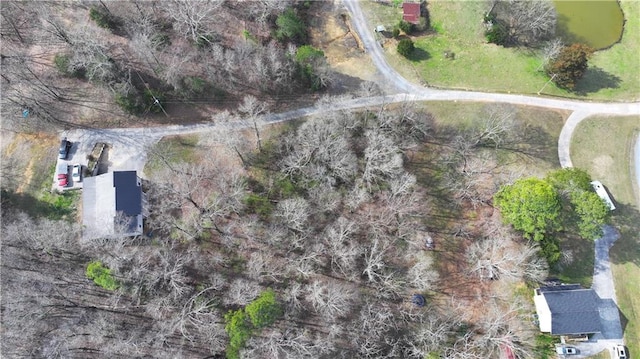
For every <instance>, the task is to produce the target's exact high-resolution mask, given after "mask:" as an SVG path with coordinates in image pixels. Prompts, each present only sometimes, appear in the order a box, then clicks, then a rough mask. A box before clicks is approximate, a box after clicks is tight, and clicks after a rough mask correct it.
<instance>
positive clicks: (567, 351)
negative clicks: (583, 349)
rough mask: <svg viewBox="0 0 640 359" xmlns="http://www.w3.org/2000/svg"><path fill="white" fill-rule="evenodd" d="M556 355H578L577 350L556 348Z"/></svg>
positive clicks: (562, 347)
mask: <svg viewBox="0 0 640 359" xmlns="http://www.w3.org/2000/svg"><path fill="white" fill-rule="evenodd" d="M556 353H558V354H560V355H574V354H578V350H576V348H574V347H564V346H557V347H556Z"/></svg>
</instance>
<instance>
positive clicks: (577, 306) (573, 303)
mask: <svg viewBox="0 0 640 359" xmlns="http://www.w3.org/2000/svg"><path fill="white" fill-rule="evenodd" d="M547 288H554V287H547ZM547 288H544V289H543V288H540V289H541V291H542V292H543V294H544V298H545V300H546V301H547V305H548V306H549V309H550V310H551V334H553V335H566V334H587V333H600V314H599V312H598V303H599V301H600V297H598V295H597V294H596V292H595V291H594V290H593V289H575V288H566V287H565V288H562V289H560V288H554V289H551V290H546V289H547Z"/></svg>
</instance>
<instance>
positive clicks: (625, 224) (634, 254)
mask: <svg viewBox="0 0 640 359" xmlns="http://www.w3.org/2000/svg"><path fill="white" fill-rule="evenodd" d="M614 201H615V199H614ZM615 203H616V210H615V211H614V212H613V213H614V215H613V217H612V218H611V222H612V224H613V226H614V227H616V229H618V230H619V231H620V238H619V239H618V240H617V241H616V242H615V244H614V245H613V247H612V249H611V262H613V263H618V264H623V263H633V264H635V265H636V266H638V267H640V237H638V233H640V212H639V211H638V210H637V209H636V208H635V207H633V206H631V205H629V204H626V203H619V202H615Z"/></svg>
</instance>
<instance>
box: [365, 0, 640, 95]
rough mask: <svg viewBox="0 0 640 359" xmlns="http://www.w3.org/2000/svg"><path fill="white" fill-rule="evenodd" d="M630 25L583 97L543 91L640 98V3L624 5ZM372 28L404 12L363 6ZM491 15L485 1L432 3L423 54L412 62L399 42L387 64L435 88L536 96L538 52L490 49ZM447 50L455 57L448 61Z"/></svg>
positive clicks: (542, 80) (599, 59) (543, 79)
mask: <svg viewBox="0 0 640 359" xmlns="http://www.w3.org/2000/svg"><path fill="white" fill-rule="evenodd" d="M621 5H622V8H623V11H624V13H625V16H626V19H627V22H626V28H625V33H624V35H623V39H622V41H621V43H619V44H616V45H614V46H613V47H611V48H610V49H607V50H603V51H599V52H598V53H596V54H595V55H594V56H593V59H592V61H591V67H590V69H589V70H588V72H587V74H586V75H585V78H584V79H583V80H582V81H581V82H580V83H579V84H578V90H580V91H581V94H574V93H568V92H567V91H564V90H561V89H558V88H556V87H555V86H554V85H553V84H549V85H548V86H546V87H545V88H544V91H542V93H543V94H547V95H551V96H567V97H584V98H589V99H601V100H632V99H638V98H639V93H640V76H637V74H638V73H640V61H638V57H637V53H640V21H638V19H640V2H637V1H633V0H621ZM361 6H362V8H363V10H364V11H365V13H366V14H367V17H368V19H369V21H370V23H371V24H376V25H377V24H384V25H385V26H388V27H392V26H393V25H395V24H396V23H397V22H398V20H399V19H400V17H401V13H402V10H401V9H396V8H393V7H391V6H385V5H380V4H379V3H375V2H372V1H362V2H361ZM487 10H488V2H484V1H450V0H435V1H430V2H429V13H430V17H431V24H432V28H433V29H435V31H432V32H431V33H425V34H418V36H415V37H414V40H415V42H416V48H417V52H416V54H415V56H414V57H413V58H412V59H411V60H406V59H404V58H402V57H401V56H399V55H397V54H396V52H395V40H390V41H389V42H387V44H386V45H385V48H386V49H387V59H388V61H389V63H390V64H391V65H392V66H394V67H395V68H396V69H397V70H398V71H399V72H400V73H401V74H402V75H403V76H405V77H407V78H409V79H411V80H413V81H417V82H424V83H427V84H429V85H431V86H435V87H446V88H460V89H472V90H480V91H492V92H515V93H528V94H535V93H537V92H538V91H540V89H542V88H543V87H544V86H545V84H546V83H547V80H548V78H547V76H546V75H545V74H544V73H543V72H541V71H539V67H540V64H541V59H540V57H539V56H537V54H536V52H535V51H532V50H528V49H518V48H508V49H506V48H503V47H500V46H497V45H493V44H488V43H486V41H485V39H484V35H483V32H484V29H483V24H482V22H481V20H482V18H483V14H484V13H485V12H486V11H487ZM445 51H452V52H453V53H455V59H453V60H451V59H446V58H445V57H444V52H445Z"/></svg>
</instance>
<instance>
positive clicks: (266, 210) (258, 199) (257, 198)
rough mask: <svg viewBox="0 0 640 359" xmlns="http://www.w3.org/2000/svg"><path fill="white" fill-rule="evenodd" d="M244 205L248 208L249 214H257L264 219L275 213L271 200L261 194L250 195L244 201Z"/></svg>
mask: <svg viewBox="0 0 640 359" xmlns="http://www.w3.org/2000/svg"><path fill="white" fill-rule="evenodd" d="M244 203H245V205H246V206H247V211H248V212H249V213H256V214H258V215H260V217H262V218H266V217H269V215H270V214H271V212H272V211H273V205H272V204H271V202H270V201H269V198H267V197H265V196H261V195H259V194H254V193H251V194H249V195H248V196H247V197H246V198H245V199H244Z"/></svg>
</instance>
